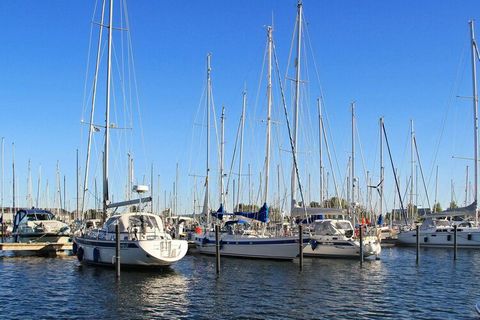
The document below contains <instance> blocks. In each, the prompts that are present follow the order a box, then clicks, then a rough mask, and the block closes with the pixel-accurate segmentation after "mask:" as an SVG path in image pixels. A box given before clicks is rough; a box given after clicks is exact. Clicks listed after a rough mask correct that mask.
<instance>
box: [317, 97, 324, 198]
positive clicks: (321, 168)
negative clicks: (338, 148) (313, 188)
mask: <svg viewBox="0 0 480 320" xmlns="http://www.w3.org/2000/svg"><path fill="white" fill-rule="evenodd" d="M317 106H318V146H319V150H320V151H319V156H320V173H319V177H320V207H323V141H322V140H323V139H322V131H323V118H322V105H321V104H320V98H318V99H317Z"/></svg>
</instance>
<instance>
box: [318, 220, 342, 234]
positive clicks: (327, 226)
mask: <svg viewBox="0 0 480 320" xmlns="http://www.w3.org/2000/svg"><path fill="white" fill-rule="evenodd" d="M337 233H338V231H337V229H335V227H334V226H333V225H332V222H331V221H316V222H315V234H317V235H327V236H331V235H334V234H337Z"/></svg>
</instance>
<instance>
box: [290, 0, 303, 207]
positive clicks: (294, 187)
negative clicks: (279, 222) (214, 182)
mask: <svg viewBox="0 0 480 320" xmlns="http://www.w3.org/2000/svg"><path fill="white" fill-rule="evenodd" d="M302 14H303V4H302V0H299V1H298V5H297V27H298V28H297V59H296V75H295V106H294V109H293V137H292V139H293V150H292V152H293V158H296V156H297V137H298V111H299V110H298V109H299V105H300V54H301V46H302ZM291 189H292V195H291V207H292V211H293V208H294V207H295V205H296V204H297V201H296V193H297V192H296V190H297V180H296V175H295V164H294V163H293V164H292V179H291Z"/></svg>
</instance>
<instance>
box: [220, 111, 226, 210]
mask: <svg viewBox="0 0 480 320" xmlns="http://www.w3.org/2000/svg"><path fill="white" fill-rule="evenodd" d="M220 125H221V142H220V205H222V204H224V194H223V171H224V168H223V166H224V160H225V159H224V157H225V154H224V151H225V107H224V106H222V116H221V117H220Z"/></svg>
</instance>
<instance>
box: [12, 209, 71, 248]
mask: <svg viewBox="0 0 480 320" xmlns="http://www.w3.org/2000/svg"><path fill="white" fill-rule="evenodd" d="M12 236H13V237H14V241H15V242H51V243H66V242H68V241H69V237H70V227H69V226H68V225H67V224H66V223H64V222H61V221H59V220H57V219H56V218H55V215H54V214H53V213H52V212H50V211H48V210H43V209H36V208H32V209H22V210H19V211H17V213H16V214H15V218H14V219H13V230H12Z"/></svg>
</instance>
